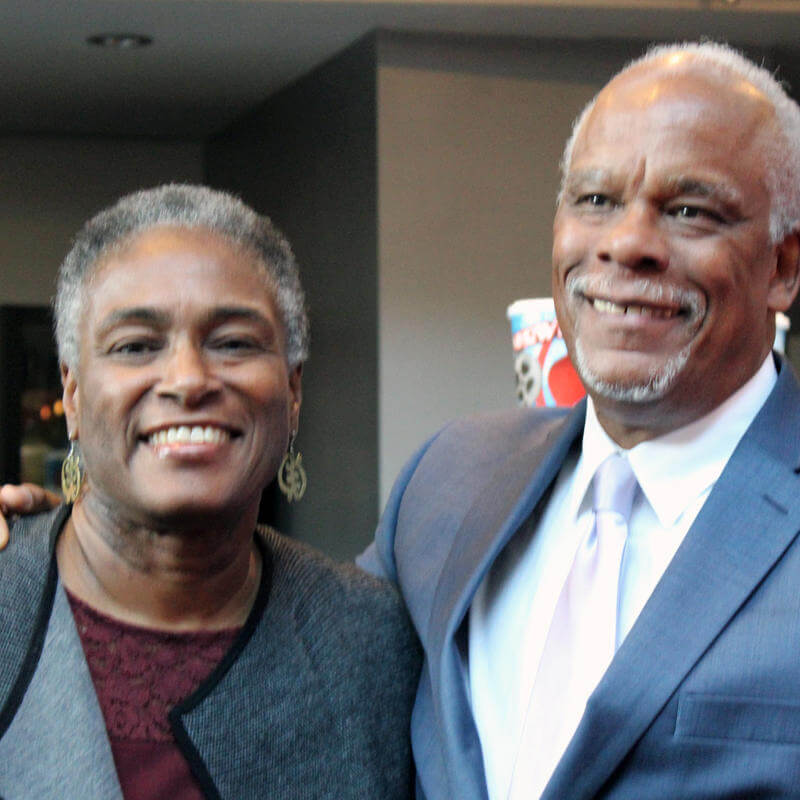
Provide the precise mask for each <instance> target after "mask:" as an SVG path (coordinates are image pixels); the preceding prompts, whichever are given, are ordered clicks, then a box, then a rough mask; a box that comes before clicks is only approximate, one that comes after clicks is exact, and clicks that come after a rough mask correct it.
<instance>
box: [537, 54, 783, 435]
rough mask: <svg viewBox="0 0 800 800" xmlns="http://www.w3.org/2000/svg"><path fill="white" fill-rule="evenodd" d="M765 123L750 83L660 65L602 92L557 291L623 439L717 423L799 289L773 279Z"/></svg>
mask: <svg viewBox="0 0 800 800" xmlns="http://www.w3.org/2000/svg"><path fill="white" fill-rule="evenodd" d="M771 124H772V109H771V106H769V104H768V103H767V102H766V101H765V100H764V99H763V98H762V96H761V95H759V94H758V93H757V92H756V90H755V89H754V88H753V87H751V86H749V85H748V84H743V83H740V84H739V85H735V83H734V81H733V80H731V81H730V82H729V83H727V84H724V83H721V82H719V81H713V82H712V81H710V80H708V79H706V78H704V77H702V76H700V75H699V73H695V72H692V73H690V74H685V73H684V74H682V75H675V74H670V72H669V71H668V69H667V68H660V67H656V68H654V67H652V66H650V67H645V68H638V69H634V70H631V71H630V72H629V73H627V74H626V75H623V76H621V77H620V78H617V79H616V80H614V81H612V83H611V84H609V86H607V87H606V89H605V90H604V91H603V93H602V94H601V95H600V97H599V99H598V102H597V105H596V107H595V109H594V110H593V112H592V114H591V116H590V117H589V119H588V121H587V123H586V125H585V126H584V128H583V130H582V132H581V133H580V135H579V137H578V140H577V141H576V143H575V147H574V150H573V155H572V160H571V163H570V164H569V166H568V172H567V175H566V179H565V184H564V193H563V196H562V199H561V202H560V204H559V208H558V211H557V214H556V219H555V225H554V245H553V267H554V270H553V295H554V298H555V302H556V309H557V312H558V318H559V321H560V324H561V329H562V331H563V332H564V337H565V339H566V341H567V344H568V347H569V350H570V353H571V355H572V357H573V361H574V362H575V364H576V367H577V369H578V372H579V373H580V375H581V378H582V379H583V381H584V383H585V384H586V386H587V389H588V390H589V392H590V393H591V394H592V397H593V399H594V400H595V403H596V405H597V409H598V416H599V417H600V420H601V422H603V424H604V426H605V427H606V429H607V430H608V431H609V433H611V435H612V436H614V438H617V439H618V441H620V437H621V438H625V437H626V435H628V434H630V431H631V430H632V429H637V430H638V433H636V434H635V435H634V440H635V441H641V440H642V439H645V438H651V436H653V435H657V434H658V433H660V432H665V431H667V430H672V429H675V428H677V427H680V426H682V425H685V424H688V423H689V422H691V421H692V420H694V419H697V418H699V417H700V416H702V415H704V414H705V413H708V412H709V411H710V410H712V409H713V408H715V407H716V406H717V405H719V404H720V403H721V402H723V401H724V400H725V399H726V398H727V397H728V396H729V395H731V394H732V393H733V392H734V391H736V389H737V388H739V387H740V386H741V385H742V384H744V383H745V382H746V381H747V380H748V379H749V378H750V377H751V376H752V375H753V374H754V373H755V372H756V370H757V369H758V367H759V366H760V364H761V363H762V362H763V360H764V358H765V357H766V355H767V353H768V352H769V349H770V345H771V339H772V336H773V320H774V313H775V311H776V310H783V309H785V308H787V307H788V305H789V304H790V303H791V299H792V296H793V291H792V290H793V288H794V287H793V285H792V287H791V288H787V285H786V284H787V282H786V280H785V276H784V275H783V274H782V271H781V269H779V268H778V267H779V265H780V264H782V263H784V262H785V253H784V249H785V244H781V245H777V246H776V245H772V244H771V242H770V235H769V212H770V197H769V193H768V190H767V186H766V182H765V165H764V162H763V159H762V156H761V155H760V149H759V137H760V135H761V134H762V133H764V131H765V129H766V130H768V129H769V127H770V125H771ZM792 238H793V237H792ZM793 242H794V243H795V244H796V242H795V240H794V238H793ZM790 249H792V248H791V247H790ZM793 252H794V250H793ZM795 256H796V252H795ZM617 428H620V430H617ZM622 429H627V431H628V434H625V433H623V432H622ZM615 434H616V435H615ZM635 441H633V442H627V443H626V442H620V443H623V444H626V446H629V445H630V444H631V443H635Z"/></svg>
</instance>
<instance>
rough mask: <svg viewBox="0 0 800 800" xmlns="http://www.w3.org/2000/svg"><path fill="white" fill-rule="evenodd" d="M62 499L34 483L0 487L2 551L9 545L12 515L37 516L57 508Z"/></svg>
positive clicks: (0, 541) (0, 546)
mask: <svg viewBox="0 0 800 800" xmlns="http://www.w3.org/2000/svg"><path fill="white" fill-rule="evenodd" d="M60 502H61V498H60V497H59V496H58V495H57V494H56V493H55V492H49V491H47V490H46V489H42V487H41V486H37V485H36V484H34V483H23V484H19V485H17V484H13V483H7V484H5V485H4V486H0V550H2V549H3V548H4V547H5V546H6V545H7V544H8V520H7V519H6V517H7V516H9V515H10V514H35V513H37V512H39V511H48V510H49V509H51V508H55V506H57V505H58V504H59V503H60Z"/></svg>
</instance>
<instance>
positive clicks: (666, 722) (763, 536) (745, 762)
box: [362, 364, 800, 800]
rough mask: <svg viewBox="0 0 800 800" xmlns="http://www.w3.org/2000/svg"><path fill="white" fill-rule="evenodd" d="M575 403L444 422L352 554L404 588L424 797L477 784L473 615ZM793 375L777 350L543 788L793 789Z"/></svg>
mask: <svg viewBox="0 0 800 800" xmlns="http://www.w3.org/2000/svg"><path fill="white" fill-rule="evenodd" d="M584 411H585V408H584V406H583V405H581V406H579V407H578V408H576V409H575V410H574V411H572V412H571V413H569V414H567V413H565V412H562V411H552V412H543V413H542V412H536V411H519V412H516V411H515V412H506V413H503V414H499V415H495V416H490V417H479V418H473V419H469V420H462V421H459V422H456V423H454V424H453V425H451V426H449V427H448V428H445V429H444V430H443V431H442V432H441V433H440V434H438V435H437V436H436V437H434V439H432V440H431V441H430V442H429V443H428V444H427V445H425V447H423V448H422V449H421V450H420V451H419V452H418V453H417V455H416V456H415V457H414V458H413V459H412V460H411V462H410V463H409V465H408V466H407V468H406V470H405V471H404V472H403V473H402V474H401V476H400V478H399V479H398V481H397V484H396V486H395V489H394V491H393V493H392V496H391V497H390V499H389V503H388V505H387V508H386V511H385V512H384V516H383V519H382V521H381V524H380V526H379V528H378V533H377V536H376V544H375V546H374V547H373V548H371V549H370V550H369V551H368V552H367V553H366V554H365V555H364V556H363V560H362V563H363V564H364V565H365V566H367V567H369V568H371V569H373V570H375V571H376V572H381V573H383V574H385V575H386V576H388V577H391V578H392V579H394V580H395V581H397V583H398V584H399V586H400V587H401V590H402V592H403V595H404V597H405V599H406V602H407V604H408V608H409V611H410V613H411V616H412V619H413V620H414V623H415V625H416V626H417V630H418V632H419V635H420V638H421V639H422V643H423V646H424V649H425V664H424V666H423V672H422V679H421V682H420V687H419V692H418V695H417V701H416V705H415V708H414V714H413V720H412V740H413V748H414V756H415V758H416V764H417V773H418V776H419V777H418V781H419V784H418V795H417V796H418V798H427V800H453V799H454V798H458V800H486V797H487V792H486V783H485V778H484V772H483V760H482V754H481V744H480V740H479V738H478V731H477V728H476V726H475V721H474V719H473V717H472V711H471V707H470V702H469V696H468V691H469V687H468V681H467V675H468V673H467V663H466V655H467V641H466V632H467V628H466V619H467V614H468V611H469V607H470V604H471V602H472V598H473V597H474V595H475V591H476V589H477V588H478V586H479V585H480V583H481V581H482V580H483V577H484V576H485V575H486V574H487V572H488V571H489V570H490V569H491V566H492V564H493V563H494V561H495V559H496V558H497V556H498V554H499V553H500V552H501V551H502V550H503V548H504V547H505V546H506V544H507V543H508V542H509V540H510V539H511V537H512V536H513V535H514V533H515V532H516V531H517V530H518V529H519V528H520V526H522V525H523V524H525V523H526V521H527V520H530V519H533V520H535V519H536V517H537V515H538V514H539V513H540V512H541V509H542V508H543V505H544V502H546V499H547V496H548V491H549V488H550V487H551V486H552V484H553V481H554V479H555V477H556V475H557V474H558V471H559V469H560V467H561V465H562V463H563V462H564V459H565V458H566V456H567V454H568V452H569V451H570V448H573V447H578V446H580V434H581V431H582V429H583V420H584ZM798 472H800V387H799V386H798V383H797V379H796V377H795V376H794V374H793V373H792V371H791V369H790V367H789V366H788V365H786V364H783V365H780V374H779V376H778V382H777V385H776V386H775V388H774V390H773V391H772V393H771V394H770V396H769V398H768V399H767V401H766V403H765V405H764V407H763V408H762V409H761V411H760V413H759V414H758V416H757V417H756V419H755V420H754V421H753V424H752V425H751V426H750V428H749V429H748V430H747V432H746V433H745V435H744V437H743V438H742V440H741V441H740V443H739V445H738V447H737V448H736V450H735V452H734V453H733V455H732V456H731V459H730V461H729V462H728V464H727V466H726V468H725V470H724V471H723V473H722V475H721V476H720V478H719V480H718V481H717V482H716V484H715V486H714V489H713V491H712V492H711V494H710V496H709V497H708V499H707V500H706V503H705V505H704V506H703V508H702V510H701V511H700V514H699V515H698V517H697V519H696V520H695V522H694V524H693V525H692V527H691V529H690V530H689V532H688V533H687V535H686V538H685V539H684V541H683V543H682V544H681V546H680V547H679V548H678V551H677V553H676V554H675V557H674V558H673V560H672V562H671V563H670V565H669V567H668V568H667V570H666V572H665V573H664V576H663V577H662V579H661V580H660V581H659V583H658V585H657V586H656V588H655V590H654V591H653V594H652V596H651V597H650V599H649V600H648V602H647V604H646V605H645V607H644V609H643V611H642V613H641V615H640V616H639V618H638V619H637V621H636V623H635V625H634V626H633V629H632V630H631V632H630V633H629V634H628V636H627V638H626V639H625V641H624V642H623V644H622V646H621V647H620V649H619V650H618V651H617V654H616V656H615V657H614V660H613V661H612V662H611V666H610V667H609V668H608V671H607V672H606V674H605V675H604V677H603V679H602V680H601V681H600V684H599V685H598V686H597V689H596V690H595V692H594V693H593V694H592V696H591V697H590V698H589V701H588V704H587V707H586V712H585V714H584V716H583V719H582V720H581V723H580V725H579V727H578V729H577V731H576V733H575V736H574V737H573V739H572V742H571V743H570V745H569V747H568V748H567V750H566V752H565V753H564V756H563V758H562V759H561V762H560V763H559V765H558V767H557V768H556V770H555V772H554V774H553V776H552V778H551V780H550V782H549V784H548V785H547V788H546V789H545V791H544V794H543V800H588V799H589V798H596V797H602V798H609V799H610V798H614V800H651V799H652V800H656V799H658V800H663V798H693V799H694V798H709V800H710V799H711V798H714V800H720V798H731V799H733V798H737V799H738V798H777V797H781V798H784V797H795V798H800V542H799V541H798V534H799V533H800V475H798Z"/></svg>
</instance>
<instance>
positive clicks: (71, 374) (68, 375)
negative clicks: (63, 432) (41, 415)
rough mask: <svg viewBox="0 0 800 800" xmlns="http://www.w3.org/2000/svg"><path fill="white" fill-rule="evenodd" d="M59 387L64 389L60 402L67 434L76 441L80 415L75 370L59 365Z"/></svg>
mask: <svg viewBox="0 0 800 800" xmlns="http://www.w3.org/2000/svg"><path fill="white" fill-rule="evenodd" d="M60 369H61V385H62V386H63V388H64V391H63V394H62V396H61V397H62V402H63V403H64V416H65V417H66V418H67V433H68V434H69V438H70V439H77V438H79V437H78V434H79V431H78V417H79V415H80V400H81V399H80V393H79V392H78V380H77V376H76V374H75V370H73V369H71V368H70V367H68V366H67V365H66V364H63V363H62V364H61V365H60Z"/></svg>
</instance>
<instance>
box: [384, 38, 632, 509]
mask: <svg viewBox="0 0 800 800" xmlns="http://www.w3.org/2000/svg"><path fill="white" fill-rule="evenodd" d="M590 55H591V54H590V53H586V54H585V56H583V57H582V58H578V57H576V58H573V59H570V58H569V56H568V55H567V54H563V60H562V62H561V64H559V67H558V69H554V68H553V67H552V64H550V63H549V62H550V61H552V59H553V53H552V51H551V50H547V51H537V50H533V49H525V50H523V49H520V48H519V47H514V46H508V47H506V48H500V47H498V48H495V49H492V48H489V49H488V50H487V49H486V47H485V43H484V46H483V47H482V49H480V50H479V49H477V48H476V49H475V50H474V51H472V50H471V48H470V45H469V44H468V43H465V44H455V45H453V44H452V43H448V44H442V45H433V46H432V45H430V44H428V45H426V46H425V47H424V48H423V49H422V52H420V50H419V48H418V47H417V45H415V43H414V42H407V41H404V42H401V43H400V44H399V45H397V44H395V43H390V45H389V47H384V49H383V50H382V51H381V62H380V63H381V66H380V69H379V78H378V114H379V115H378V153H379V173H378V174H379V182H378V187H379V188H378V194H379V204H378V209H379V283H378V285H379V301H378V303H379V313H378V319H379V358H378V364H379V453H380V488H381V502H382V503H383V502H384V501H385V499H386V497H387V495H388V491H389V489H390V487H391V484H392V482H393V480H394V478H395V477H396V475H397V472H398V470H399V469H400V468H401V466H402V464H403V462H404V461H405V460H406V458H407V457H408V456H409V455H410V454H411V452H412V451H413V450H414V449H415V448H416V446H417V445H418V444H420V443H421V442H422V441H423V440H424V439H425V438H426V437H428V436H429V435H431V434H432V433H433V432H435V431H436V430H437V429H438V428H439V427H440V426H441V425H442V424H444V423H445V422H446V421H447V420H449V419H451V418H453V417H455V416H459V415H463V414H468V413H471V412H474V411H479V410H483V409H492V408H500V407H509V406H511V405H512V404H513V403H514V391H513V367H512V358H511V343H510V333H509V326H508V321H507V320H506V317H505V309H506V306H507V305H508V304H509V303H510V302H511V301H512V300H515V299H516V298H519V297H532V296H538V295H549V294H550V248H551V223H552V217H553V209H554V203H555V197H556V193H557V190H558V179H559V176H558V163H559V159H560V156H561V150H562V147H563V143H564V140H565V138H566V136H567V135H568V133H569V130H570V126H571V122H572V119H573V117H574V116H575V115H576V113H577V112H578V111H579V110H580V109H581V108H582V107H583V105H584V104H585V102H587V101H588V99H589V98H590V97H591V96H592V95H593V94H594V93H595V91H596V88H597V86H599V85H600V84H601V83H602V82H603V79H604V73H602V71H600V70H598V77H597V78H596V80H592V79H591V78H590V77H588V76H587V75H586V74H585V70H582V69H581V65H582V63H583V60H588V57H589V56H590ZM618 58H619V56H618ZM546 62H547V63H546ZM609 71H610V70H609Z"/></svg>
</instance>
